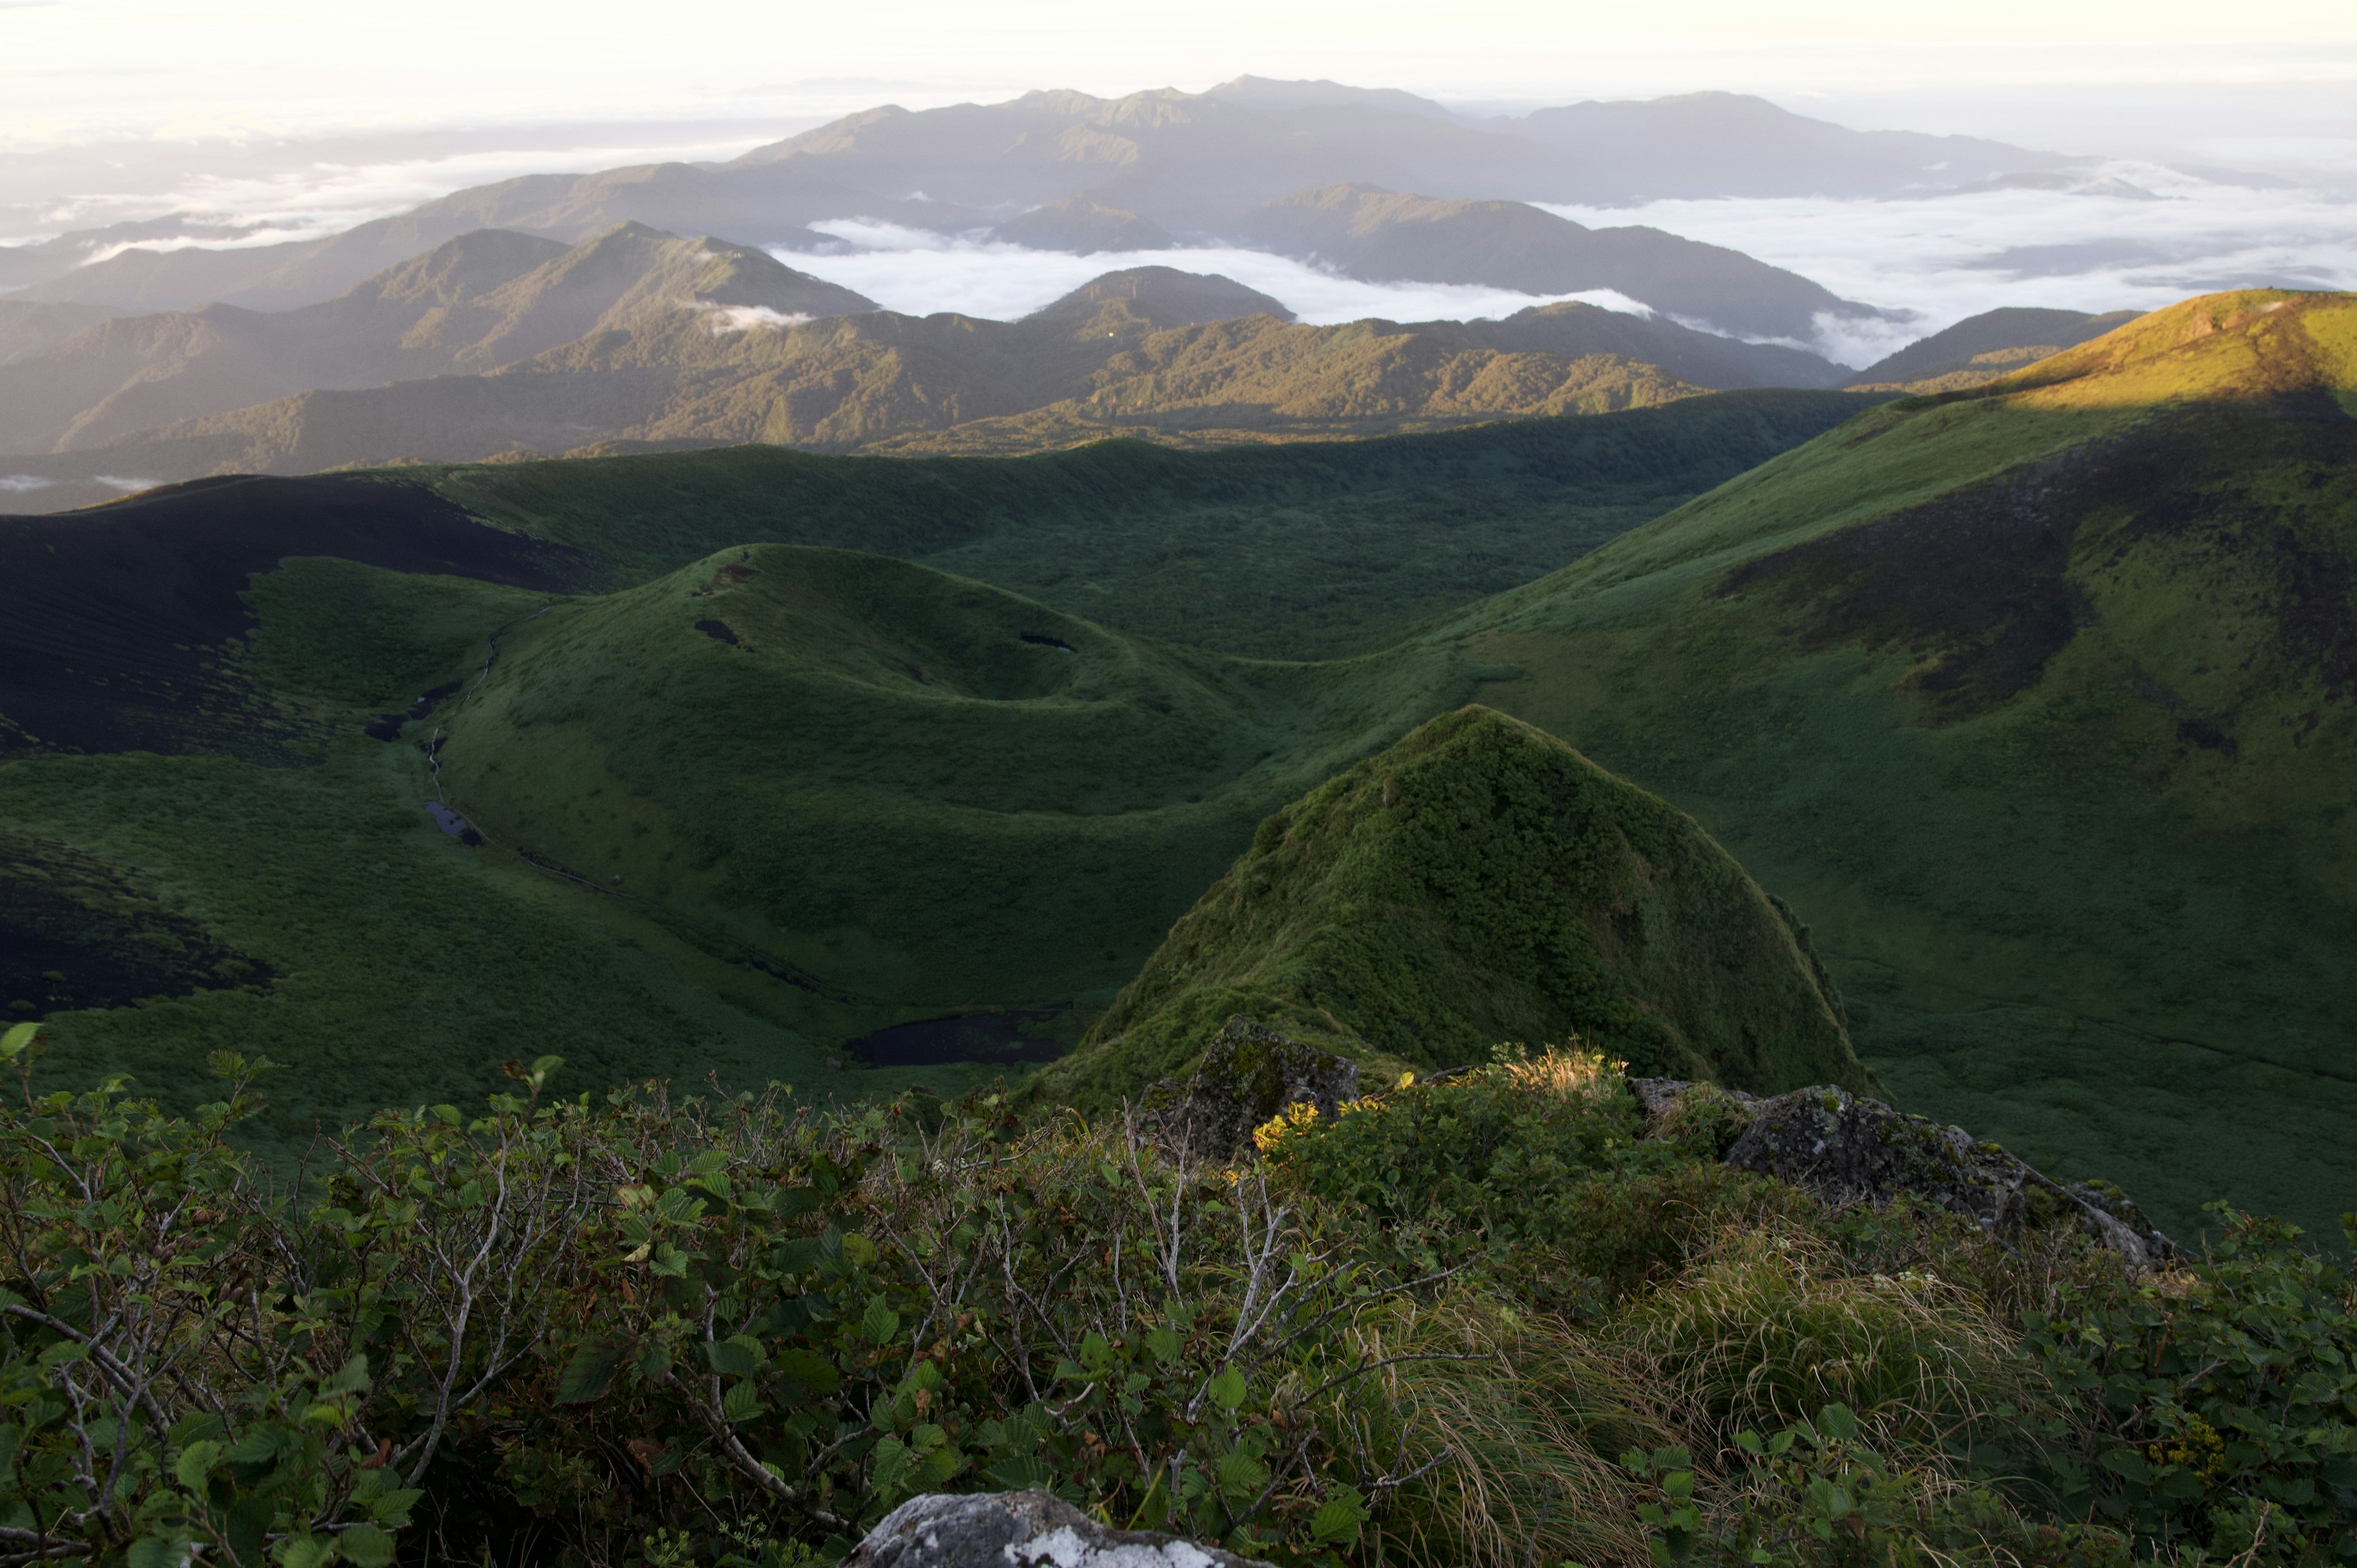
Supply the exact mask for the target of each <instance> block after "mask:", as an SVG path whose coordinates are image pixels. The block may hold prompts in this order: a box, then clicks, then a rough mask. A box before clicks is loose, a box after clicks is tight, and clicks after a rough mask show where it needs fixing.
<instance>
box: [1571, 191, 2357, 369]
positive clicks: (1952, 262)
mask: <svg viewBox="0 0 2357 1568" xmlns="http://www.w3.org/2000/svg"><path fill="white" fill-rule="evenodd" d="M2103 172H2104V174H2107V175H2110V176H2113V177H2117V178H2120V179H2122V180H2125V181H2127V182H2129V183H2131V184H2134V185H2136V186H2138V187H2141V188H2144V189H2147V190H2148V191H2151V192H2153V193H2154V194H2155V195H2157V196H2158V197H2160V198H2161V199H2158V200H2139V199H2131V198H2124V197H2116V196H2076V195H2070V194H2066V193H2063V192H2060V191H2045V190H1993V191H1985V192H1978V193H1975V194H1973V195H1968V196H1943V197H1927V198H1923V199H1915V200H1905V201H1836V200H1832V199H1821V198H1810V199H1776V200H1764V199H1722V200H1713V201H1657V202H1652V203H1648V204H1647V205H1644V206H1641V207H1635V208H1581V207H1562V206H1556V207H1550V208H1549V209H1548V210H1550V211H1553V212H1558V213H1560V214H1562V215H1563V216H1564V217H1566V218H1570V219H1573V220H1577V221H1579V222H1582V223H1588V224H1594V225H1598V226H1602V225H1610V224H1624V223H1650V224H1652V225H1655V226H1657V227H1659V228H1663V229H1666V230H1668V231H1671V232H1672V233H1674V234H1683V235H1684V236H1686V237H1687V238H1689V239H1695V240H1703V241H1707V242H1710V243H1712V244H1715V245H1727V246H1729V247H1732V248H1733V249H1735V250H1738V251H1742V252H1746V253H1747V254H1749V255H1753V256H1757V257H1759V258H1760V260H1761V261H1764V262H1772V263H1775V264H1776V265H1778V266H1781V267H1789V268H1791V269H1792V271H1794V272H1796V273H1799V274H1802V275H1803V276H1804V277H1809V278H1813V279H1815V280H1816V281H1817V282H1818V283H1821V284H1823V285H1825V287H1827V288H1829V289H1831V290H1833V292H1834V293H1835V294H1837V295H1841V296H1842V297H1843V298H1845V299H1855V300H1858V301H1861V302H1863V303H1865V304H1867V305H1871V306H1877V307H1878V308H1880V309H1884V310H1891V311H1899V312H1904V313H1906V319H1904V320H1901V321H1890V322H1884V321H1866V322H1854V321H1839V320H1834V319H1831V318H1825V319H1822V320H1821V321H1820V322H1819V328H1820V331H1821V333H1822V337H1821V340H1820V342H1819V343H1818V344H1817V345H1816V347H1818V348H1819V349H1820V351H1823V352H1828V353H1830V354H1831V356H1832V357H1833V358H1835V359H1836V360H1840V361H1841V362H1843V363H1844V364H1848V365H1856V366H1863V365H1867V364H1870V363H1872V362H1873V361H1874V360H1878V359H1879V358H1881V357H1882V356H1883V355H1885V354H1887V353H1889V352H1890V351H1891V350H1892V349H1897V348H1900V346H1902V345H1904V344H1906V343H1909V342H1911V341H1913V340H1914V339H1916V338H1921V337H1923V336H1925V335H1926V334H1928V333H1932V332H1935V331H1938V330H1939V329H1940V328H1943V327H1947V326H1951V325H1953V323H1955V322H1957V321H1961V320H1962V319H1964V317H1967V316H1975V315H1977V314H1979V313H1980V312H1982V311H1984V310H1993V309H1996V307H1998V306H2056V307H2060V308H2063V309H2071V310H2095V311H2102V310H2129V309H2134V310H2151V309H2156V308H2158V307H2159V306H2164V305H2168V304H2169V303H2171V302H2172V301H2175V300H2179V299H2182V298H2184V297H2185V296H2186V295H2194V294H2203V293H2209V292H2212V291H2215V290H2219V289H2227V288H2243V287H2251V286H2256V285H2284V286H2290V287H2304V288H2352V287H2357V202H2351V201H2348V200H2345V199H2334V198H2332V197H2330V196H2325V195H2320V194H2318V193H2316V192H2313V191H2306V190H2255V189H2249V188H2242V187H2237V186H2226V185H2212V184H2206V183H2204V182H2201V181H2199V180H2195V179H2191V178H2189V177H2185V176H2183V175H2179V174H2176V173H2174V172H2172V171H2170V170H2168V169H2165V168H2157V167H2151V166H2140V165H2133V164H2121V165H2115V166H2110V167H2108V168H2106V169H2105V170H2104V171H2103Z"/></svg>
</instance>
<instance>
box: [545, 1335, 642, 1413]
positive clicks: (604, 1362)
mask: <svg viewBox="0 0 2357 1568" xmlns="http://www.w3.org/2000/svg"><path fill="white" fill-rule="evenodd" d="M629 1355H630V1341H629V1340H627V1339H593V1340H591V1341H589V1343H587V1345H584V1346H582V1347H581V1348H579V1349H578V1350H576V1351H574V1352H573V1359H571V1360H569V1361H567V1362H565V1371H564V1373H563V1375H561V1376H560V1377H558V1379H557V1380H556V1402H557V1403H559V1404H587V1403H589V1402H591V1401H592V1400H596V1399H601V1398H603V1397H604V1395H605V1392H606V1390H607V1389H608V1387H610V1386H611V1385H612V1384H613V1381H614V1369H616V1368H617V1367H619V1366H620V1365H621V1364H622V1361H623V1359H624V1358H625V1357H627V1356H629Z"/></svg>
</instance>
